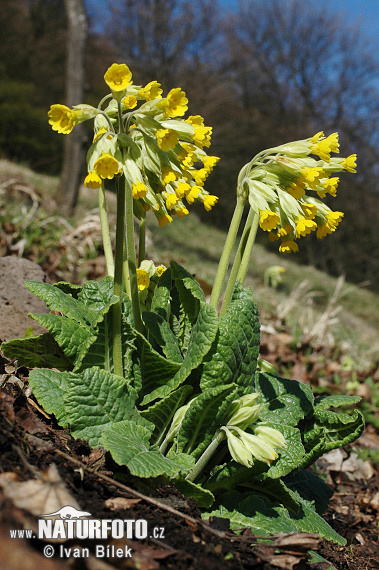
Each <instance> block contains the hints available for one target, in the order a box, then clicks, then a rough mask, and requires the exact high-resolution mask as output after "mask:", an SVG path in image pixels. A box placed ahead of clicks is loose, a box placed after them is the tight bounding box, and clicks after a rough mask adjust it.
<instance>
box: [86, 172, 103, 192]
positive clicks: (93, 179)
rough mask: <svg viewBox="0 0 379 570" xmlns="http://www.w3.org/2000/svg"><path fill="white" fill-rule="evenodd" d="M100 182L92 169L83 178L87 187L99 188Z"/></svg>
mask: <svg viewBox="0 0 379 570" xmlns="http://www.w3.org/2000/svg"><path fill="white" fill-rule="evenodd" d="M102 183H103V181H102V180H101V178H100V176H99V175H98V174H96V172H94V171H92V172H89V173H88V174H87V176H86V177H85V180H84V186H87V188H100V186H101V185H102Z"/></svg>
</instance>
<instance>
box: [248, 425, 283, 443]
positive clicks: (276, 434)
mask: <svg viewBox="0 0 379 570" xmlns="http://www.w3.org/2000/svg"><path fill="white" fill-rule="evenodd" d="M254 433H255V434H256V435H257V436H258V437H259V438H262V439H264V441H266V442H267V443H269V444H270V445H272V446H274V447H277V448H279V449H285V448H286V447H287V442H286V440H285V438H284V435H283V434H282V433H281V432H280V431H279V430H277V429H274V428H272V427H269V426H264V425H259V426H258V427H256V428H255V429H254Z"/></svg>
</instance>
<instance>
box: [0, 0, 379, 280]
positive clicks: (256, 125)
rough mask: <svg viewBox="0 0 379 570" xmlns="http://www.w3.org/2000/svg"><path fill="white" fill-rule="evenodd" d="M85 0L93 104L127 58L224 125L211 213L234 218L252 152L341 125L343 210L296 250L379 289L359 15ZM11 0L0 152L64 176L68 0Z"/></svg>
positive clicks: (2, 67)
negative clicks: (59, 127)
mask: <svg viewBox="0 0 379 570" xmlns="http://www.w3.org/2000/svg"><path fill="white" fill-rule="evenodd" d="M284 4H285V6H284ZM85 5H86V9H87V15H88V17H89V22H90V28H89V36H88V41H87V45H86V84H85V93H86V97H85V102H87V103H90V104H97V101H98V100H99V99H100V98H101V97H102V96H103V94H104V82H103V75H104V70H105V69H106V68H107V67H108V66H109V65H110V64H111V63H113V62H114V61H118V62H126V63H127V64H128V65H129V66H130V68H131V70H132V72H133V79H134V81H135V82H136V83H140V84H144V83H147V82H149V81H151V80H152V79H157V80H158V81H160V82H162V84H163V88H164V90H165V92H167V91H168V90H169V89H170V88H172V87H175V86H181V87H182V88H183V89H184V90H185V91H186V92H187V95H188V97H189V100H190V109H189V111H190V112H191V113H194V114H198V113H201V114H202V115H203V116H204V117H205V120H206V124H209V125H212V126H213V133H214V134H213V138H212V143H213V144H212V154H216V155H218V156H220V157H221V159H222V160H221V161H220V163H219V164H218V166H217V168H215V170H214V173H212V175H211V177H210V178H209V180H208V183H207V188H208V190H209V191H210V192H211V193H212V194H217V195H218V196H220V202H219V205H218V206H217V207H215V208H214V210H213V212H212V216H211V217H210V216H208V217H207V218H206V220H207V223H214V224H217V225H218V226H219V227H221V228H223V227H227V225H228V223H229V220H230V215H231V212H232V209H233V207H234V201H235V180H236V176H237V174H238V171H239V169H240V168H241V166H242V165H243V164H245V163H246V162H247V161H248V160H250V159H251V157H252V156H253V155H254V154H255V153H257V152H259V151H260V150H262V149H263V148H267V147H269V146H272V145H278V144H281V143H284V142H286V141H289V140H294V139H297V138H304V137H308V136H311V135H312V134H314V133H315V132H317V131H319V130H324V131H325V132H326V134H329V133H331V132H333V131H338V132H339V133H340V140H341V150H342V152H343V155H345V156H346V155H348V154H350V153H353V152H357V153H358V174H357V175H356V176H354V177H346V179H345V178H344V179H343V180H341V184H340V186H341V189H340V191H339V193H338V194H337V198H334V199H333V198H331V202H330V204H329V205H330V206H331V207H333V209H335V210H342V211H344V212H345V218H344V221H343V223H342V224H341V226H340V228H339V231H338V232H336V234H335V235H331V236H329V237H328V239H326V240H321V241H319V240H316V239H315V236H313V235H311V236H308V237H307V238H306V239H305V240H304V241H303V244H302V248H300V252H299V254H297V255H296V259H297V260H298V261H299V262H302V263H311V264H313V265H315V266H317V267H319V268H321V269H323V270H325V271H328V272H329V273H331V274H335V275H339V274H341V273H343V274H345V275H346V276H347V279H349V280H351V281H355V282H362V281H366V280H369V281H370V283H371V287H372V288H374V289H379V285H378V283H379V278H378V277H379V266H378V263H379V262H378V258H379V256H378V242H379V240H378V227H379V219H378V218H379V213H378V207H377V201H378V190H379V189H378V183H377V170H378V166H377V165H378V158H379V157H378V153H379V140H378V137H379V129H378V121H379V113H378V105H379V98H378V86H379V83H378V71H379V66H378V58H377V54H376V50H375V46H374V45H372V44H370V43H369V42H368V41H367V40H366V37H365V34H364V32H363V30H362V29H361V28H360V27H359V26H358V25H357V26H354V27H352V26H350V25H349V24H348V23H347V21H346V20H344V19H343V18H342V17H337V16H336V13H335V12H332V10H331V9H330V8H329V9H328V7H327V6H326V5H325V4H324V5H319V4H317V3H316V2H306V3H305V2H303V0H288V1H287V2H285V3H283V2H282V1H280V0H265V1H263V0H242V1H241V2H239V3H238V5H237V3H236V7H235V8H234V9H233V10H232V11H226V10H225V9H224V10H222V9H221V8H222V6H221V4H217V1H216V0H203V1H201V0H192V1H189V0H146V1H145V2H140V1H138V0H104V1H103V2H99V1H98V0H86V3H85ZM0 7H1V10H0V26H1V29H2V42H1V44H0V62H1V63H0V73H1V85H0V152H1V154H2V156H4V157H7V158H9V159H11V160H15V161H21V162H23V163H27V164H29V165H30V166H31V167H32V168H33V169H35V170H40V171H44V172H49V173H57V174H58V173H59V172H60V169H61V165H62V146H63V145H62V142H63V141H62V138H63V137H57V136H56V135H55V134H54V133H52V132H51V130H50V127H49V126H48V124H47V120H46V112H47V110H48V107H49V105H50V104H52V103H56V102H62V103H64V102H66V101H65V71H64V70H65V61H66V37H67V17H66V12H65V5H64V0H43V1H42V0H0ZM90 136H91V134H90V133H89V132H88V137H90ZM341 178H343V177H341ZM197 211H198V213H199V215H202V210H201V209H198V210H197ZM266 241H267V240H265V242H266ZM268 247H274V248H275V247H277V246H276V245H275V244H274V245H271V246H270V245H268Z"/></svg>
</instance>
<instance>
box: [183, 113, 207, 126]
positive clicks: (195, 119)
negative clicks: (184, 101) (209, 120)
mask: <svg viewBox="0 0 379 570" xmlns="http://www.w3.org/2000/svg"><path fill="white" fill-rule="evenodd" d="M185 122H186V123H189V124H190V125H192V126H194V127H203V126H204V119H203V117H202V116H201V115H190V116H189V117H187V119H186V120H185Z"/></svg>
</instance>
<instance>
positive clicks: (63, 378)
mask: <svg viewBox="0 0 379 570" xmlns="http://www.w3.org/2000/svg"><path fill="white" fill-rule="evenodd" d="M70 374H71V372H58V371H56V370H49V369H48V368H35V369H34V370H31V371H30V374H29V384H30V385H31V387H32V388H33V393H34V395H35V397H36V398H37V400H38V402H39V404H40V405H41V406H43V408H44V409H45V411H46V412H47V413H48V414H54V416H55V417H56V418H57V422H58V423H59V425H61V426H62V427H67V426H68V418H67V414H66V410H65V407H64V403H63V397H64V394H65V392H66V389H67V384H68V382H69V379H70Z"/></svg>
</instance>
